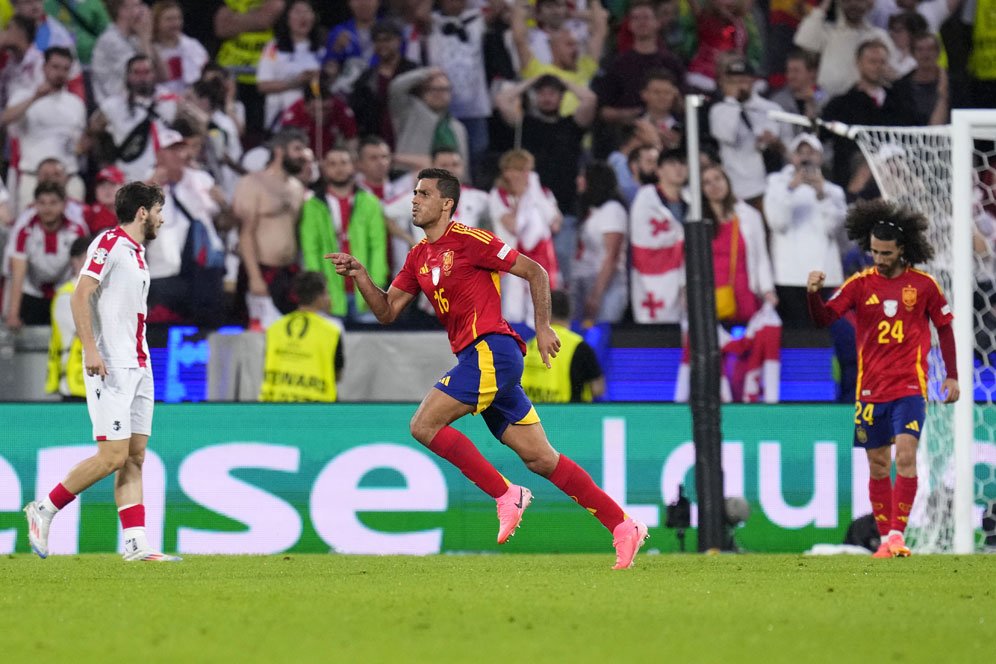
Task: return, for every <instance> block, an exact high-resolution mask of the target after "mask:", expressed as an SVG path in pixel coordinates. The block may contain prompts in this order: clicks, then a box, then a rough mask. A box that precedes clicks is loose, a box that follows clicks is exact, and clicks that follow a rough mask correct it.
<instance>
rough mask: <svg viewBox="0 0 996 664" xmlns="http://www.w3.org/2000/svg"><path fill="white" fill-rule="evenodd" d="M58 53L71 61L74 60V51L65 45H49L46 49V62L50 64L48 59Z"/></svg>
mask: <svg viewBox="0 0 996 664" xmlns="http://www.w3.org/2000/svg"><path fill="white" fill-rule="evenodd" d="M57 55H58V56H60V57H63V58H65V59H67V60H69V61H70V62H72V61H73V52H72V51H70V50H69V49H68V48H66V47H65V46H49V47H48V48H46V49H45V64H48V61H49V60H51V59H52V58H53V57H55V56H57Z"/></svg>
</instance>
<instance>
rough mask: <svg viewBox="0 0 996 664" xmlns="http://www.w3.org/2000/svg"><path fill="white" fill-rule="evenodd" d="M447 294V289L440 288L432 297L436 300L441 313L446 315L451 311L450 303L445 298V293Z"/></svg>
mask: <svg viewBox="0 0 996 664" xmlns="http://www.w3.org/2000/svg"><path fill="white" fill-rule="evenodd" d="M445 292H446V289H445V288H439V289H437V290H436V292H435V293H433V294H432V297H433V298H434V299H435V300H436V306H437V307H439V313H441V314H446V313H449V311H450V301H449V300H447V299H446V298H445V297H443V293H445Z"/></svg>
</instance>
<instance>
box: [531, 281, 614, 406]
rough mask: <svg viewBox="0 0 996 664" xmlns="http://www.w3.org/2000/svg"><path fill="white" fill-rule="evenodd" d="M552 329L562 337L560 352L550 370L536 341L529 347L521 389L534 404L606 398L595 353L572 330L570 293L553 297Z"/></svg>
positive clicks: (559, 292) (551, 301) (557, 294)
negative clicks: (603, 396) (544, 362)
mask: <svg viewBox="0 0 996 664" xmlns="http://www.w3.org/2000/svg"><path fill="white" fill-rule="evenodd" d="M550 326H551V327H552V328H553V329H554V331H555V332H556V333H557V336H558V337H560V350H559V351H558V352H557V356H556V357H554V358H550V368H549V369H547V367H546V365H545V364H543V360H542V358H541V357H540V354H539V350H538V348H537V345H536V338H535V337H533V338H532V339H531V340H530V341H529V343H528V344H526V357H525V359H524V360H523V364H524V365H525V366H524V367H523V371H522V389H524V390H525V391H526V396H528V397H529V398H530V400H532V401H533V402H534V403H568V402H573V403H577V402H583V403H589V402H591V401H592V400H593V399H597V398H598V397H600V396H602V395H603V394H605V376H604V375H603V373H602V366H601V365H600V364H599V362H598V357H597V356H596V355H595V351H594V349H592V347H591V346H589V345H588V343H587V342H586V341H585V340H584V338H583V337H582V336H581V335H580V334H577V333H576V332H574V331H572V330H571V329H570V326H571V301H570V298H569V297H568V295H567V293H565V292H564V291H559V290H555V291H552V292H551V293H550Z"/></svg>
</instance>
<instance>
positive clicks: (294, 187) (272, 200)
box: [234, 129, 308, 328]
mask: <svg viewBox="0 0 996 664" xmlns="http://www.w3.org/2000/svg"><path fill="white" fill-rule="evenodd" d="M307 140H308V139H307V136H305V135H304V134H303V133H301V131H299V130H297V129H282V130H280V131H279V132H277V133H276V135H274V137H273V138H271V139H270V142H269V148H270V160H269V162H268V163H267V165H266V168H265V169H263V170H262V171H260V172H258V173H250V174H248V175H246V176H245V177H243V178H242V179H241V180H239V183H238V185H237V186H236V188H235V196H234V209H235V213H236V215H237V216H238V218H239V221H240V223H241V230H240V234H239V252H240V253H241V257H242V263H241V270H240V273H239V288H238V292H239V294H244V295H245V299H246V306H247V308H248V314H249V320H250V325H251V326H252V327H258V326H262V327H263V328H266V327H268V326H269V325H270V324H271V323H273V321H275V320H276V319H277V318H279V317H280V315H281V313H290V312H291V311H293V310H294V301H293V297H292V294H291V281H292V279H293V278H294V275H295V274H297V272H298V265H297V259H298V244H297V230H296V229H297V221H298V218H299V216H300V212H301V205H302V204H303V202H304V198H305V196H304V194H305V190H304V187H303V186H302V185H301V183H300V181H298V180H297V179H296V178H295V177H294V176H295V175H297V174H298V173H300V172H301V169H302V168H303V167H304V160H303V157H302V155H303V153H304V150H306V149H307V147H308V145H307Z"/></svg>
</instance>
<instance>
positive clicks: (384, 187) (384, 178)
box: [356, 135, 428, 274]
mask: <svg viewBox="0 0 996 664" xmlns="http://www.w3.org/2000/svg"><path fill="white" fill-rule="evenodd" d="M402 158H405V157H402ZM420 159H422V161H421V162H420V165H418V166H417V167H416V168H423V167H425V166H428V160H426V159H425V158H420ZM391 162H392V156H391V148H390V147H389V146H388V145H387V142H386V141H385V140H384V139H382V138H381V137H380V136H373V135H372V136H364V137H363V138H362V139H361V140H360V148H359V151H358V153H357V158H356V185H357V186H358V187H361V188H363V189H365V190H367V191H369V192H370V193H371V194H373V195H374V196H375V197H376V198H377V200H379V201H380V202H381V204H382V206H383V207H384V210H385V211H384V221H385V222H386V223H387V232H388V235H389V237H390V241H389V246H390V255H389V260H390V262H391V272H392V274H393V273H395V272H397V270H400V269H401V266H402V265H404V262H405V258H406V257H407V256H408V250H409V249H410V248H411V247H412V245H414V244H415V242H416V240H415V238H414V236H413V235H412V234H411V233H410V232H409V231H408V230H407V229H408V228H409V227H410V226H411V195H412V190H413V189H414V188H415V176H414V175H413V174H412V173H410V172H409V173H405V174H404V175H401V176H399V177H397V178H395V179H391V177H390V176H391ZM392 204H393V205H397V204H400V205H401V206H402V208H401V209H402V211H403V213H402V214H401V215H397V214H395V213H391V214H389V213H388V209H389V208H392ZM405 207H407V210H404V208H405Z"/></svg>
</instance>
